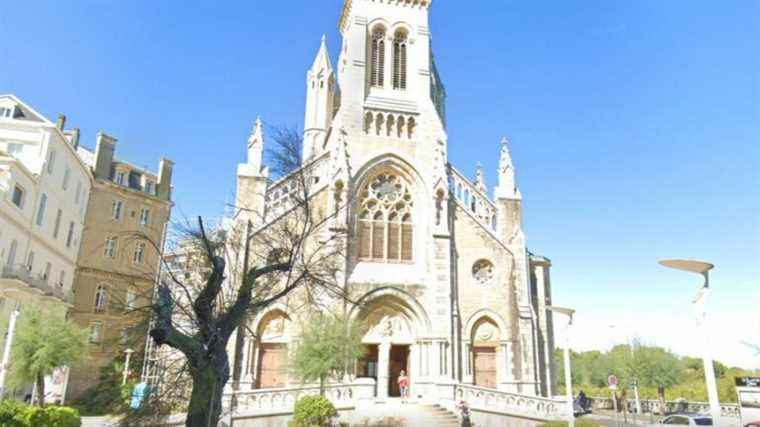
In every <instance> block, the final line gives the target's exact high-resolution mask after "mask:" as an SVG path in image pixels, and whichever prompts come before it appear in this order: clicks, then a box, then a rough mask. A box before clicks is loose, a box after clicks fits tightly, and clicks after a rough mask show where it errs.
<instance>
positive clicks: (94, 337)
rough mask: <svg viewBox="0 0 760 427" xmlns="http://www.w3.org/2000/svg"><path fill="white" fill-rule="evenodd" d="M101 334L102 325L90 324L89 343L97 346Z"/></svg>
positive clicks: (97, 323) (98, 323)
mask: <svg viewBox="0 0 760 427" xmlns="http://www.w3.org/2000/svg"><path fill="white" fill-rule="evenodd" d="M102 333H103V324H102V323H100V322H92V323H90V342H91V343H92V344H99V343H100V340H101V335H102Z"/></svg>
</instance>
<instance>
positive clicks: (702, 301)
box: [660, 259, 721, 425]
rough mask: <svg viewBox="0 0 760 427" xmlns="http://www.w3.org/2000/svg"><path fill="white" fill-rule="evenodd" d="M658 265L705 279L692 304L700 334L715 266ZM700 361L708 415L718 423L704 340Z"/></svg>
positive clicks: (665, 262) (698, 263)
mask: <svg viewBox="0 0 760 427" xmlns="http://www.w3.org/2000/svg"><path fill="white" fill-rule="evenodd" d="M660 265H663V266H665V267H668V268H674V269H676V270H681V271H687V272H690V273H697V274H701V275H702V277H704V278H705V283H704V285H702V288H701V289H700V290H699V292H698V293H697V296H696V298H694V301H693V302H692V305H693V307H694V316H695V318H696V324H697V329H698V330H697V332H698V333H700V332H702V331H699V329H700V328H704V321H705V306H706V305H707V294H708V291H709V290H710V270H712V269H713V268H715V266H714V265H712V264H710V263H708V262H703V261H694V260H681V259H669V260H663V261H660ZM700 335H702V336H703V337H705V336H706V334H705V333H700ZM702 359H703V360H704V364H705V382H706V383H707V396H708V398H709V399H710V414H711V415H712V418H713V423H718V420H719V419H720V416H721V411H720V402H719V401H718V387H717V385H716V384H715V369H714V368H713V360H712V356H711V355H710V350H709V347H708V345H707V342H706V340H705V343H704V344H703V353H702ZM716 425H717V424H716Z"/></svg>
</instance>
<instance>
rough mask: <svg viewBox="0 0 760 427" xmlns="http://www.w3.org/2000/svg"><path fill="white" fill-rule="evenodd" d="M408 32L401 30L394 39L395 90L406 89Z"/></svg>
mask: <svg viewBox="0 0 760 427" xmlns="http://www.w3.org/2000/svg"><path fill="white" fill-rule="evenodd" d="M407 40H408V38H407V35H406V31H404V30H399V31H397V32H396V35H395V36H394V38H393V88H394V89H402V90H403V89H406V49H407V43H408V42H407Z"/></svg>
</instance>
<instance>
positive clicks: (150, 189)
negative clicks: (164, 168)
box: [145, 181, 156, 196]
mask: <svg viewBox="0 0 760 427" xmlns="http://www.w3.org/2000/svg"><path fill="white" fill-rule="evenodd" d="M145 192H146V193H148V194H150V195H151V196H155V195H156V183H155V182H152V181H148V182H147V183H146V184H145Z"/></svg>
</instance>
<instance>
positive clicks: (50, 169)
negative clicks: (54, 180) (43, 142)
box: [47, 150, 55, 175]
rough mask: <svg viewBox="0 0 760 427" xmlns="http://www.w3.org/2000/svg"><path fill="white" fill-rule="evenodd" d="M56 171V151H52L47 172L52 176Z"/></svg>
mask: <svg viewBox="0 0 760 427" xmlns="http://www.w3.org/2000/svg"><path fill="white" fill-rule="evenodd" d="M54 170H55V150H50V155H49V156H48V162H47V172H48V173H49V174H51V175H52V174H53V171H54Z"/></svg>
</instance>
